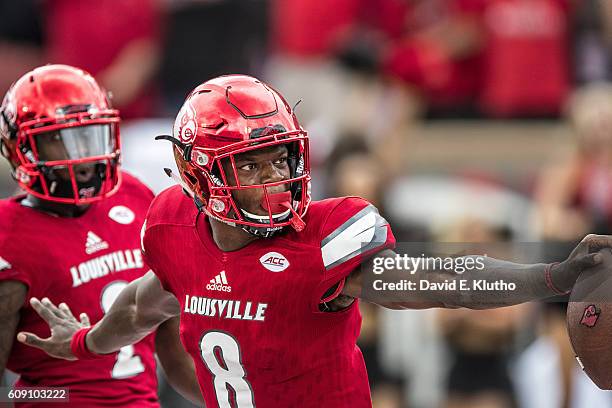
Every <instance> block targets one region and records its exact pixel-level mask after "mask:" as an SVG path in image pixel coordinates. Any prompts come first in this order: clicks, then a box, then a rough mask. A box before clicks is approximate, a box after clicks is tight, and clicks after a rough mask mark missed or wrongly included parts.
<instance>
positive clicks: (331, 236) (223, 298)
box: [143, 187, 395, 408]
mask: <svg viewBox="0 0 612 408" xmlns="http://www.w3.org/2000/svg"><path fill="white" fill-rule="evenodd" d="M304 220H305V221H306V228H305V229H304V230H303V231H302V232H299V233H298V232H295V231H294V230H289V229H288V230H287V231H286V232H285V233H283V234H280V235H278V236H274V237H272V238H262V239H257V240H255V241H253V242H251V243H250V244H248V245H247V246H246V247H244V248H242V249H239V250H236V251H231V252H223V251H221V250H220V249H219V248H218V247H217V246H216V244H215V243H214V241H213V239H212V236H211V231H210V225H209V223H208V220H207V217H206V216H205V215H204V214H203V213H200V214H199V215H198V212H197V210H196V208H195V206H194V204H193V202H192V201H191V200H190V199H189V198H188V197H186V196H184V195H183V193H182V192H181V189H180V187H172V188H170V189H168V190H166V191H164V192H162V193H161V194H160V195H159V196H158V197H157V198H156V199H155V200H154V201H153V204H152V205H151V208H150V210H149V214H148V215H147V221H146V227H145V230H144V234H143V246H144V250H145V251H144V253H145V257H146V260H147V263H148V264H149V266H151V268H152V269H153V271H154V272H155V273H156V274H157V276H158V278H159V280H160V281H161V283H162V285H163V286H164V288H165V289H166V290H168V291H170V292H171V293H173V294H174V295H175V296H176V298H177V299H178V300H179V302H180V304H181V328H180V335H181V341H182V343H183V345H184V347H185V349H186V350H187V352H189V353H190V354H191V356H192V358H193V360H194V362H195V365H196V370H197V375H198V381H199V384H200V388H201V390H202V394H203V396H204V398H205V400H206V406H207V407H230V406H232V407H236V406H237V407H239V408H244V407H254V406H259V407H267V408H274V407H283V408H285V407H302V408H307V407H313V408H320V407H335V408H341V407H350V408H355V407H369V406H371V400H370V392H369V386H368V378H367V373H366V369H365V364H364V361H363V357H362V355H361V352H360V350H359V348H358V347H357V346H356V339H357V336H358V335H359V331H360V325H361V315H360V313H359V309H358V305H357V302H356V301H355V302H354V303H353V304H352V305H351V306H349V307H348V308H346V309H344V310H342V311H339V312H322V311H320V309H319V305H320V300H321V299H322V298H323V296H324V294H325V292H326V291H327V290H328V289H329V288H330V287H332V286H334V285H335V284H336V283H338V282H340V281H342V280H343V279H344V278H345V277H347V276H348V275H349V274H350V273H351V272H352V271H353V270H354V269H355V268H356V267H358V266H359V264H360V263H361V261H362V260H363V258H364V256H369V255H370V254H373V253H376V252H378V251H380V250H382V249H384V248H389V247H393V246H394V244H395V239H394V237H393V234H392V232H391V229H390V228H389V225H388V224H387V222H386V221H385V220H384V219H383V218H382V217H381V216H380V215H379V214H378V211H377V210H376V208H375V207H374V206H372V205H371V204H369V203H368V202H367V201H365V200H363V199H360V198H356V197H345V198H336V199H329V200H324V201H318V202H313V203H312V204H311V205H310V207H309V209H308V213H307V215H306V216H305V217H304Z"/></svg>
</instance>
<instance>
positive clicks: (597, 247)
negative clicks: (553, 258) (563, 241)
mask: <svg viewBox="0 0 612 408" xmlns="http://www.w3.org/2000/svg"><path fill="white" fill-rule="evenodd" d="M611 249H612V236H611V235H594V234H589V235H587V236H586V237H584V238H583V239H582V241H580V243H579V244H578V245H577V246H576V248H574V250H573V251H572V253H571V254H570V255H569V256H568V257H567V259H566V260H565V261H563V262H561V263H560V264H558V265H556V266H554V267H553V269H552V278H553V281H554V283H555V285H556V286H557V287H558V288H559V289H561V290H569V289H571V288H572V286H574V283H575V282H576V279H578V277H579V276H580V274H581V273H582V272H583V271H585V270H586V269H589V268H592V267H594V266H596V265H599V264H600V263H601V262H602V260H603V257H602V256H601V254H600V253H599V251H601V250H611Z"/></svg>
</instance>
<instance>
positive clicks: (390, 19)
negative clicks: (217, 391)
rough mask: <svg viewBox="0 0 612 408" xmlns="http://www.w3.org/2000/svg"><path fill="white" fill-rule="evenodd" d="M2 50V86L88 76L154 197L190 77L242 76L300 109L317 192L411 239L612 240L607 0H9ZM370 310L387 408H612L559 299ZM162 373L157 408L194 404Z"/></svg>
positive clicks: (128, 162) (367, 329) (377, 385)
mask: <svg viewBox="0 0 612 408" xmlns="http://www.w3.org/2000/svg"><path fill="white" fill-rule="evenodd" d="M0 61H2V62H1V64H2V65H1V68H0V94H4V92H5V91H6V90H7V89H8V87H9V86H10V84H11V83H12V82H13V81H14V80H15V79H16V78H18V77H19V76H21V75H22V74H23V73H25V72H26V71H27V70H29V69H31V68H33V67H35V66H38V65H42V64H45V63H67V64H71V65H75V66H77V67H81V68H84V69H85V70H87V71H89V72H90V73H92V74H93V75H94V76H95V77H96V78H97V79H98V80H99V81H100V82H101V83H102V84H103V85H104V86H105V87H106V88H107V89H108V90H110V91H111V92H112V95H113V100H114V104H115V106H116V107H117V108H119V109H120V110H121V112H122V117H123V118H124V122H123V125H122V137H123V143H124V152H125V153H124V167H125V168H127V169H128V170H130V171H132V172H133V173H135V174H137V175H138V176H139V177H141V178H142V179H143V180H145V181H146V182H147V183H149V184H150V185H151V186H153V188H154V189H155V190H156V191H159V190H161V189H162V188H164V187H165V186H168V185H170V184H172V181H171V180H169V179H167V178H166V176H165V175H164V173H163V171H162V167H164V166H166V167H168V166H170V167H171V166H172V165H173V164H172V162H173V160H172V155H171V149H170V146H169V145H168V144H165V143H164V142H154V141H153V137H154V136H155V135H157V134H160V133H167V132H169V131H170V129H171V126H172V121H173V116H174V115H175V114H176V112H177V111H178V109H179V107H180V105H181V103H182V101H183V99H184V97H185V96H186V95H187V93H188V92H189V91H190V90H191V89H192V88H193V87H195V86H196V85H197V84H199V83H201V82H203V81H205V80H207V79H209V78H211V77H213V76H216V75H219V74H224V73H247V74H252V75H255V76H258V77H262V78H263V79H265V80H266V81H268V82H269V83H270V84H271V85H272V86H274V87H276V88H277V89H278V90H280V91H281V93H283V94H284V95H285V96H286V98H287V99H288V101H289V102H290V103H291V104H298V103H299V105H298V106H297V108H296V109H297V115H298V117H299V119H300V121H301V123H302V125H303V126H304V127H305V128H306V130H308V131H309V135H310V137H311V151H312V154H313V164H314V168H313V179H314V183H313V193H314V196H315V198H316V199H318V198H322V197H326V196H335V195H348V194H351V195H360V196H362V197H364V198H367V199H369V200H370V201H372V202H374V203H375V204H376V205H377V206H378V207H379V209H380V210H381V213H383V215H384V216H385V217H386V218H387V219H388V220H389V221H390V223H391V225H392V226H393V229H394V232H395V235H396V237H397V240H398V241H400V242H411V241H429V240H433V241H436V240H437V241H450V242H535V241H547V242H556V243H560V244H565V245H567V248H570V247H571V246H572V245H573V243H575V242H576V240H578V239H580V238H581V237H582V236H583V235H584V234H586V233H587V232H597V233H612V231H611V229H612V228H611V227H612V85H611V84H610V83H609V82H607V81H609V80H611V79H612V78H611V76H612V69H611V68H612V67H611V64H612V2H610V1H607V0H599V1H598V0H573V1H572V0H104V1H85V0H46V1H45V0H19V1H13V0H0ZM300 101H301V102H300ZM14 193H16V191H15V187H14V184H13V183H12V180H11V179H10V174H9V169H8V167H7V164H6V163H4V161H2V162H1V163H0V196H2V197H6V196H9V195H11V194H14ZM557 247H559V246H557ZM560 247H563V245H561V246H560ZM566 254H567V252H565V251H563V250H561V251H557V252H556V253H555V252H554V251H553V252H552V253H550V254H547V258H548V259H546V260H547V261H555V260H562V259H563V258H565V256H566ZM561 300H562V299H561ZM362 312H363V316H364V323H363V328H362V334H361V338H360V346H361V348H362V351H363V354H364V357H365V360H366V363H367V365H368V372H369V375H370V382H371V387H372V392H373V399H374V406H375V407H376V408H400V407H401V408H404V407H417V408H419V407H422V408H429V407H432V408H433V407H449V408H450V407H452V408H464V407H465V408H468V407H470V408H472V407H476V408H479V407H483V408H485V407H487V408H488V407H491V408H496V407H500V408H502V407H534V408H548V407H550V408H557V407H568V408H569V407H588V408H593V407H612V398H611V397H610V394H608V393H604V392H602V391H599V390H598V389H597V388H596V387H595V386H594V385H593V384H592V383H590V381H589V380H588V379H587V378H586V377H585V376H584V374H582V372H581V371H580V369H579V367H578V365H577V364H576V362H575V360H574V355H573V352H572V350H571V347H570V345H569V340H568V338H567V334H566V328H565V304H564V303H563V302H555V303H542V304H528V305H522V306H520V307H513V308H504V309H497V310H491V311H470V310H450V311H442V310H427V311H401V312H393V311H386V310H382V309H379V308H376V307H372V306H369V305H367V304H362ZM160 378H162V381H161V383H160V387H161V389H162V399H163V401H164V403H165V406H167V407H181V406H183V404H185V405H184V406H189V405H188V404H186V403H184V402H181V401H180V400H179V399H178V397H177V396H176V395H175V394H173V393H172V392H171V391H169V390H168V387H167V386H166V385H165V383H164V381H163V377H160ZM321 381H325V379H324V378H322V379H321Z"/></svg>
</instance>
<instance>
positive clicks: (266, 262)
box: [259, 252, 289, 272]
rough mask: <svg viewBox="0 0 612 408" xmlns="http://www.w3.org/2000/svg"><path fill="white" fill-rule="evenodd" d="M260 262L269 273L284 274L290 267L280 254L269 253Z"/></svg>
mask: <svg viewBox="0 0 612 408" xmlns="http://www.w3.org/2000/svg"><path fill="white" fill-rule="evenodd" d="M259 262H261V264H262V265H263V267H264V268H266V269H267V270H269V271H272V272H282V271H284V270H285V269H287V268H288V267H289V261H288V260H287V258H285V257H284V256H283V255H282V254H279V253H278V252H268V253H267V254H265V255H264V256H262V257H261V258H259Z"/></svg>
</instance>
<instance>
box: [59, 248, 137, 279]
mask: <svg viewBox="0 0 612 408" xmlns="http://www.w3.org/2000/svg"><path fill="white" fill-rule="evenodd" d="M143 266H144V263H143V262H142V253H141V252H140V249H126V250H124V251H115V252H111V253H110V254H106V255H102V256H99V257H97V258H93V259H90V260H89V261H86V262H83V263H80V264H78V265H77V266H73V267H71V268H70V274H71V275H72V287H73V288H76V287H77V286H81V285H82V284H83V283H87V282H89V281H91V280H92V279H98V278H101V277H103V276H106V275H108V274H109V273H115V272H122V271H127V270H129V269H138V268H142V267H143Z"/></svg>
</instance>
